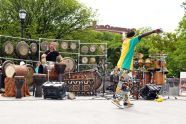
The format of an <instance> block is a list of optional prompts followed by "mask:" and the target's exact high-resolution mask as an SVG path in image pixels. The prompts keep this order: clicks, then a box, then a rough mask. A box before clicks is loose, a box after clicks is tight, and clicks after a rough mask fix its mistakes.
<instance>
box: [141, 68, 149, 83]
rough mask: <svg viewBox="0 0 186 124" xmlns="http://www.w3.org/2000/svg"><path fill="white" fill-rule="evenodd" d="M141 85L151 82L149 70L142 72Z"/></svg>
mask: <svg viewBox="0 0 186 124" xmlns="http://www.w3.org/2000/svg"><path fill="white" fill-rule="evenodd" d="M142 82H143V85H145V84H149V83H151V73H150V72H149V71H145V72H142Z"/></svg>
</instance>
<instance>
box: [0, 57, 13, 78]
mask: <svg viewBox="0 0 186 124" xmlns="http://www.w3.org/2000/svg"><path fill="white" fill-rule="evenodd" d="M9 64H14V62H13V61H10V60H6V61H5V62H4V63H3V65H2V73H3V74H4V75H5V69H6V67H7V66H8V65H9Z"/></svg>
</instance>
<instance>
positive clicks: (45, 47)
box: [40, 41, 49, 51]
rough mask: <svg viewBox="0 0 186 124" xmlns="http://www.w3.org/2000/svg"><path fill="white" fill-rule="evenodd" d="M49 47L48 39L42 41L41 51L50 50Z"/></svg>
mask: <svg viewBox="0 0 186 124" xmlns="http://www.w3.org/2000/svg"><path fill="white" fill-rule="evenodd" d="M48 47H49V43H48V42H47V41H43V42H41V44H40V50H41V51H46V50H48Z"/></svg>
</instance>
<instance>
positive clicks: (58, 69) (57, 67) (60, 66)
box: [55, 63, 66, 81]
mask: <svg viewBox="0 0 186 124" xmlns="http://www.w3.org/2000/svg"><path fill="white" fill-rule="evenodd" d="M65 68H66V64H64V63H56V64H55V70H56V72H57V73H58V81H63V77H62V75H63V74H64V71H65Z"/></svg>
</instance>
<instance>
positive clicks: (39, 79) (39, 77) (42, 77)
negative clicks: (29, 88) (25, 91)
mask: <svg viewBox="0 0 186 124" xmlns="http://www.w3.org/2000/svg"><path fill="white" fill-rule="evenodd" d="M33 81H34V85H35V88H36V90H35V97H42V85H43V83H44V82H46V74H36V73H35V74H34V75H33Z"/></svg>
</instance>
